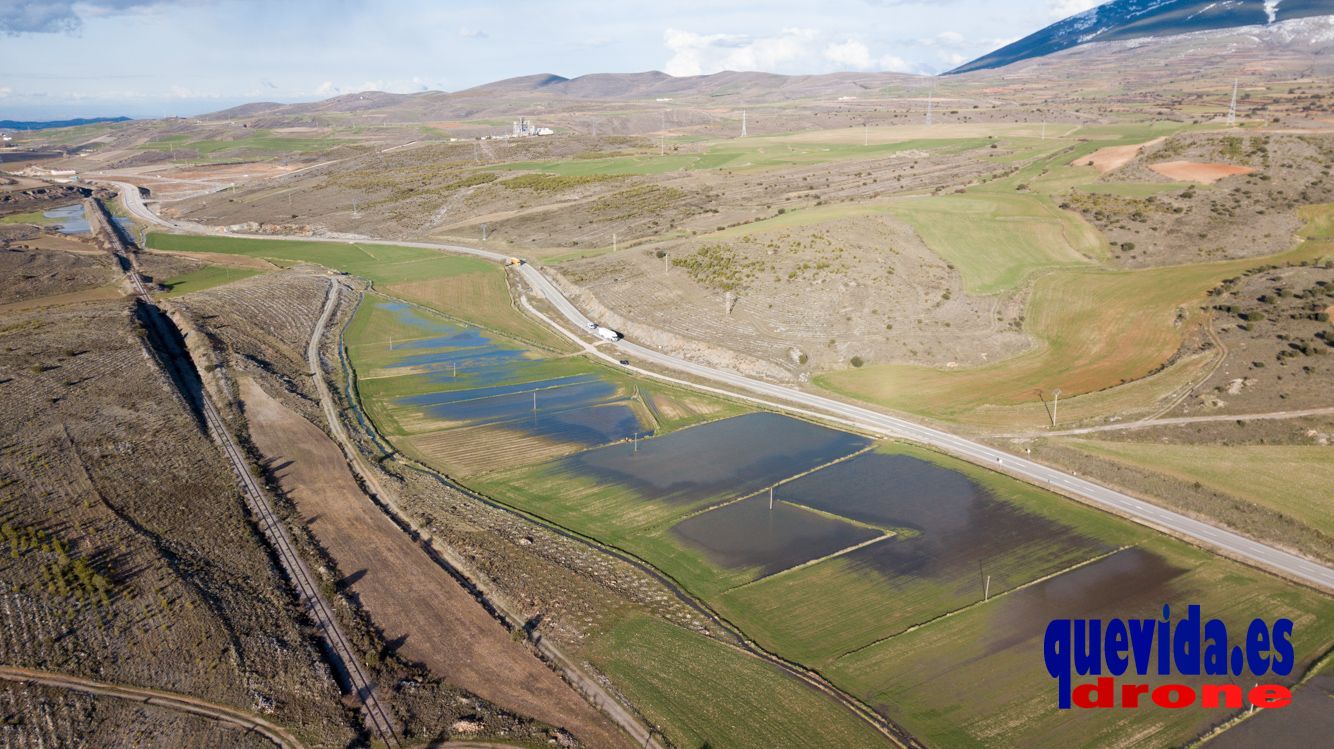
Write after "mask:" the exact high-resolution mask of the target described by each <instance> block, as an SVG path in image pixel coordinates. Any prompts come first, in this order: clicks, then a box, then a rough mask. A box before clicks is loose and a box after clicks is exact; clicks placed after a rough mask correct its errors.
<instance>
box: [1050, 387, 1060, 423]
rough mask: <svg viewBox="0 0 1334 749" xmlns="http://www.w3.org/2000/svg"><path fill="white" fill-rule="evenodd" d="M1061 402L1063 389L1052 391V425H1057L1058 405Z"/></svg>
mask: <svg viewBox="0 0 1334 749" xmlns="http://www.w3.org/2000/svg"><path fill="white" fill-rule="evenodd" d="M1060 403H1061V389H1060V388H1056V389H1055V390H1053V391H1051V425H1052V426H1056V407H1057V406H1059V405H1060Z"/></svg>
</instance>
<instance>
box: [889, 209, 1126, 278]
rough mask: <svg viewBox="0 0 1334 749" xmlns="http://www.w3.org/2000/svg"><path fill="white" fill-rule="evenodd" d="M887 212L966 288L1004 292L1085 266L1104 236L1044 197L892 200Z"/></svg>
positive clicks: (1100, 251) (1102, 247)
mask: <svg viewBox="0 0 1334 749" xmlns="http://www.w3.org/2000/svg"><path fill="white" fill-rule="evenodd" d="M890 211H891V212H892V213H893V214H894V215H895V216H897V217H898V218H900V219H902V220H904V221H906V222H907V223H908V224H909V225H911V226H912V227H913V229H915V230H916V231H917V233H918V234H919V235H920V236H921V237H922V240H923V241H924V242H926V244H927V246H928V247H930V248H931V250H932V251H934V252H935V253H936V254H937V255H940V256H941V257H942V258H944V259H945V260H946V261H947V262H949V263H951V264H952V265H954V266H955V267H956V268H958V269H959V273H960V274H961V275H962V276H963V282H964V288H965V289H967V290H968V292H969V293H972V294H994V293H998V292H1002V291H1009V290H1011V289H1014V288H1016V287H1017V286H1019V285H1020V284H1021V283H1023V282H1024V281H1025V280H1027V279H1028V278H1029V277H1030V276H1031V275H1033V274H1034V273H1035V272H1036V271H1038V270H1041V269H1044V268H1059V267H1069V266H1078V265H1088V264H1090V262H1091V261H1092V260H1094V259H1098V258H1102V257H1104V256H1105V255H1106V251H1107V246H1106V244H1107V243H1106V240H1104V239H1103V238H1102V236H1101V235H1100V234H1099V233H1098V231H1097V230H1096V229H1094V228H1093V227H1092V226H1091V225H1089V224H1088V223H1087V222H1086V221H1084V220H1083V219H1082V218H1080V217H1079V216H1077V215H1076V214H1074V213H1071V212H1069V211H1062V210H1060V209H1059V208H1057V207H1056V205H1055V204H1054V203H1053V202H1052V201H1051V199H1050V198H1047V197H1045V196H1043V195H1038V194H1031V193H977V194H963V195H947V196H934V197H924V198H915V199H905V200H899V201H894V202H893V203H892V204H891V207H890Z"/></svg>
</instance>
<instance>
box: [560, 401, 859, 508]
mask: <svg viewBox="0 0 1334 749" xmlns="http://www.w3.org/2000/svg"><path fill="white" fill-rule="evenodd" d="M870 444H871V441H870V440H868V439H866V438H865V437H859V436H857V435H855V434H848V433H847V432H840V431H837V430H834V429H828V428H825V427H822V426H817V425H815V424H811V423H808V422H805V421H801V420H799V419H792V418H788V417H786V416H780V415H778V414H773V413H755V414H747V415H745V416H737V417H734V418H731V419H724V420H722V421H715V422H712V423H709V424H704V425H702V426H697V427H692V428H690V429H683V430H681V431H679V432H673V433H672V434H669V435H666V436H664V437H657V438H655V439H651V440H645V441H642V442H640V443H639V451H638V452H634V451H632V450H631V448H630V446H628V445H625V446H622V445H614V446H610V447H604V448H599V449H597V450H590V451H588V452H585V453H580V454H578V455H574V456H571V457H569V458H566V459H564V460H562V461H561V466H560V467H561V469H562V470H565V471H570V472H574V473H578V474H583V475H590V476H593V477H595V478H597V479H599V480H601V481H604V482H606V483H612V484H620V485H622V486H626V487H629V488H631V489H633V490H635V491H636V492H637V493H638V494H640V495H641V496H643V497H645V498H647V499H654V500H658V501H666V502H680V503H693V502H699V501H702V500H705V499H709V498H712V497H720V498H724V497H737V496H743V495H745V494H749V493H751V492H755V491H758V490H760V489H763V488H764V487H766V486H769V485H770V484H773V483H774V482H776V481H779V480H782V479H784V478H787V477H789V476H792V475H794V474H797V473H801V472H803V471H808V470H810V469H812V468H815V467H817V466H819V465H821V464H823V463H827V462H829V461H831V460H834V459H836V458H840V457H843V456H846V455H849V454H851V453H854V452H856V451H858V450H861V449H863V448H865V447H867V446H868V445H870Z"/></svg>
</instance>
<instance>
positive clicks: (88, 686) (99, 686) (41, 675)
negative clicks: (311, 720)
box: [0, 666, 303, 749]
mask: <svg viewBox="0 0 1334 749" xmlns="http://www.w3.org/2000/svg"><path fill="white" fill-rule="evenodd" d="M0 679H3V680H5V681H13V682H18V683H20V684H41V685H42V686H44V687H55V688H58V689H71V690H74V691H76V692H84V693H86V694H92V695H98V696H101V697H116V698H119V699H123V700H130V701H131V702H139V703H142V704H145V705H154V706H156V707H164V708H167V709H168V710H179V711H180V712H184V713H191V714H194V715H201V716H203V717H205V718H209V719H212V720H216V721H218V722H220V723H227V724H229V725H232V726H236V727H237V728H241V729H244V730H246V731H254V732H255V733H257V734H259V735H261V736H263V737H264V738H266V739H268V740H269V741H272V742H273V743H274V744H276V745H277V746H279V747H281V748H282V749H302V747H303V745H302V743H301V742H300V741H299V740H297V738H296V737H295V736H293V735H292V734H291V733H289V732H288V731H287V729H285V728H283V727H282V726H279V725H277V724H276V723H270V722H269V721H267V720H265V719H263V718H261V717H259V716H258V715H251V714H250V713H247V712H244V711H242V710H237V709H236V708H234V707H229V706H227V705H219V704H218V703H216V702H209V701H207V700H202V699H200V698H198V697H192V696H190V695H188V694H177V693H175V692H164V691H162V690H160V689H145V688H144V687H131V686H125V685H123V684H108V683H106V682H102V681H93V680H92V679H85V678H83V677H80V676H73V675H71V674H61V673H55V672H52V671H37V670H35V669H30V668H18V667H16V666H0Z"/></svg>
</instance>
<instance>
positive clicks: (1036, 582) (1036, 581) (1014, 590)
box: [830, 544, 1139, 664]
mask: <svg viewBox="0 0 1334 749" xmlns="http://www.w3.org/2000/svg"><path fill="white" fill-rule="evenodd" d="M1138 545H1139V544H1126V545H1124V546H1120V547H1117V548H1115V549H1112V550H1111V551H1107V552H1104V553H1102V554H1098V555H1097V556H1093V557H1089V558H1088V559H1085V560H1084V561H1082V562H1079V563H1077V564H1072V565H1070V566H1069V567H1065V568H1063V569H1059V570H1056V571H1055V572H1051V573H1048V574H1046V575H1043V576H1042V577H1039V578H1036V579H1033V580H1029V581H1028V582H1026V583H1024V584H1023V585H1016V586H1014V587H1013V588H1010V589H1009V590H1003V591H1001V592H999V593H997V594H996V597H995V598H990V597H988V598H985V599H983V600H981V601H973V602H972V603H970V604H968V605H967V606H963V607H960V608H957V609H954V610H953V611H946V612H945V613H943V614H940V615H938V616H933V617H931V618H930V619H927V620H926V621H924V622H918V623H917V624H914V625H912V626H911V627H908V628H906V629H902V630H900V631H898V632H895V633H894V634H892V635H885V636H884V637H881V638H878V639H875V640H872V641H871V642H868V643H866V644H865V645H862V646H861V647H857V648H853V649H852V650H849V651H848V652H846V653H843V654H841V655H838V656H835V657H834V659H833V660H831V661H830V663H831V664H832V663H837V662H838V661H841V660H843V659H844V658H847V657H848V656H850V655H854V654H856V653H860V652H861V651H863V650H866V649H868V648H872V647H875V646H876V645H879V644H881V643H885V642H889V641H890V640H892V639H894V638H895V637H898V636H900V635H906V634H908V633H909V632H916V631H917V630H919V629H921V628H922V627H926V626H928V625H931V624H934V623H936V622H938V621H940V620H941V619H948V618H950V617H952V616H956V615H958V614H962V613H964V612H965V611H971V610H972V609H975V608H977V607H978V606H984V605H986V604H988V603H991V602H992V601H996V600H999V599H1001V598H1004V597H1005V596H1008V595H1010V594H1011V593H1018V592H1019V591H1021V590H1023V589H1025V588H1031V587H1033V586H1034V585H1041V584H1042V583H1045V582H1047V581H1048V580H1051V579H1053V578H1057V577H1060V576H1061V575H1064V574H1065V573H1067V572H1074V571H1075V570H1077V569H1079V568H1080V567H1087V566H1088V565H1090V564H1094V563H1097V562H1101V561H1102V560H1104V559H1107V558H1108V557H1111V556H1114V555H1116V554H1120V553H1121V552H1123V551H1125V550H1127V549H1132V548H1134V547H1136V546H1138Z"/></svg>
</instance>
